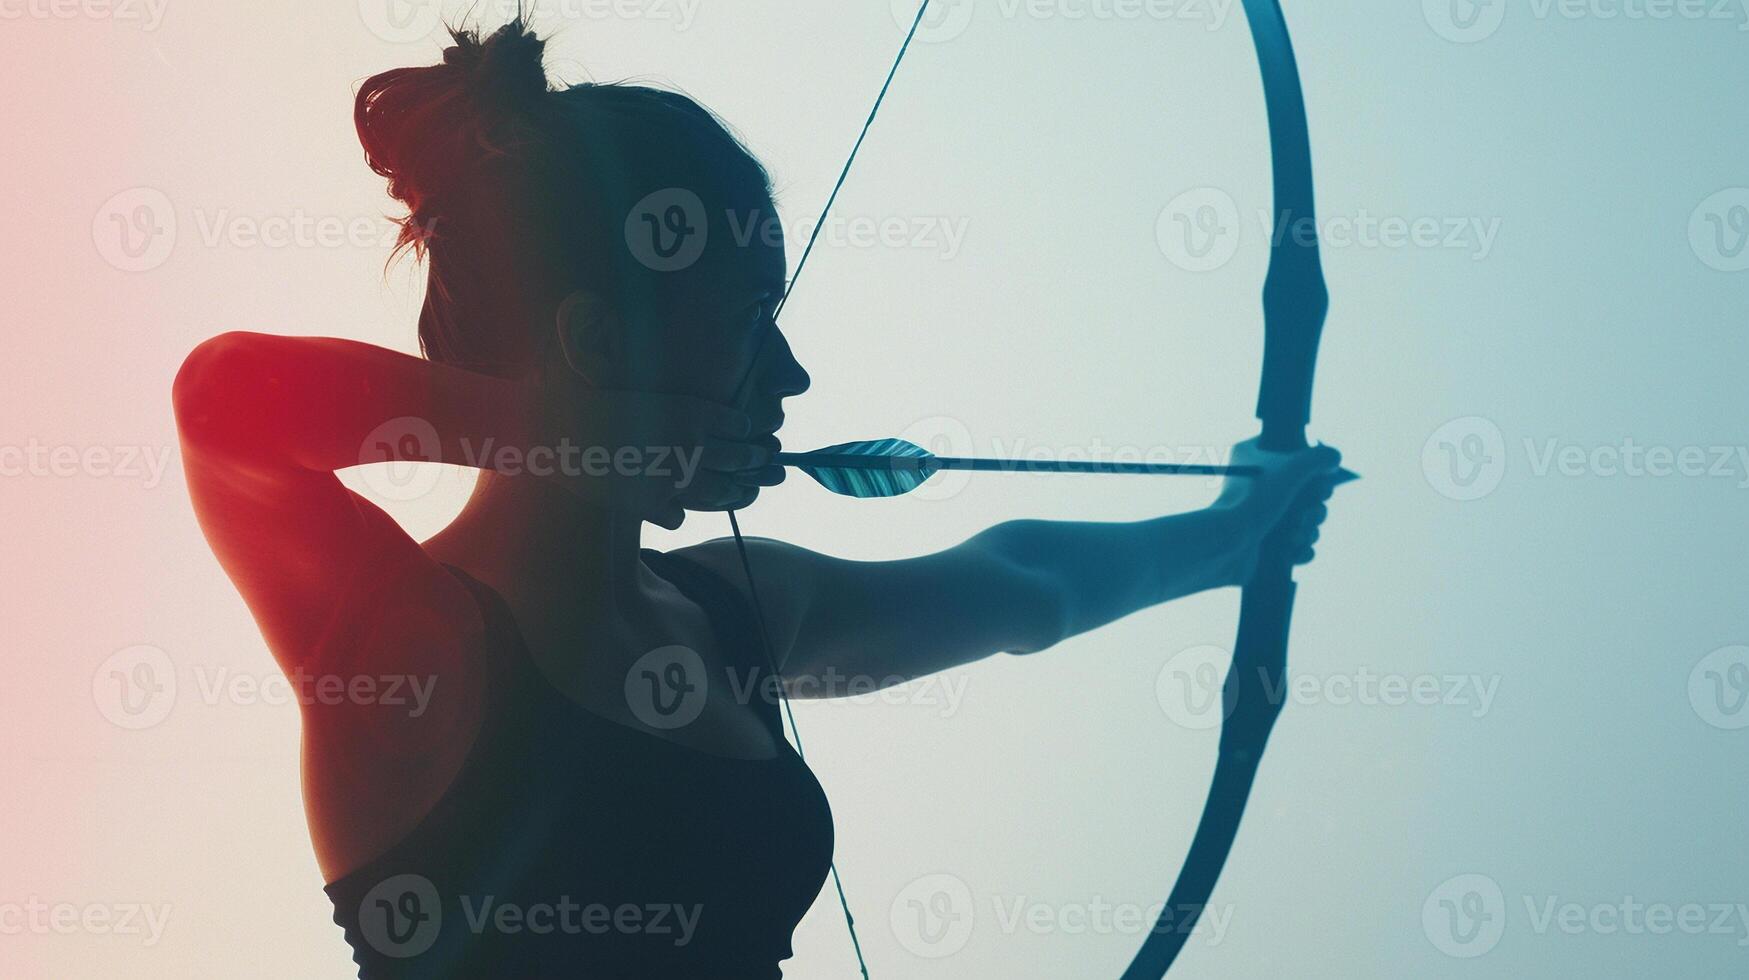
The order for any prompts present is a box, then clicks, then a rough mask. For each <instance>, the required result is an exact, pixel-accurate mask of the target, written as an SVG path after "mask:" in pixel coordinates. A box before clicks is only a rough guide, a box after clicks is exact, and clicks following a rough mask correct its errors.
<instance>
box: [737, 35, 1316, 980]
mask: <svg viewBox="0 0 1749 980" xmlns="http://www.w3.org/2000/svg"><path fill="white" fill-rule="evenodd" d="M929 3H930V0H923V2H922V4H921V5H920V6H919V7H918V10H917V17H916V19H915V20H913V21H912V23H911V29H910V32H909V33H907V34H906V36H905V41H904V43H903V44H902V45H901V46H900V48H899V54H898V57H897V58H895V59H894V61H893V65H892V68H891V69H890V70H889V71H888V72H887V77H886V81H885V82H884V83H883V84H882V86H881V90H880V93H879V94H878V95H877V96H876V98H875V101H874V106H873V108H871V109H870V111H869V114H868V118H867V119H866V120H865V121H864V122H863V126H862V131H861V132H860V133H859V134H858V136H857V138H856V143H855V144H854V145H853V146H852V148H851V151H850V154H849V156H848V157H847V158H846V160H845V162H844V167H843V169H842V170H841V171H840V173H839V175H838V180H837V183H836V184H834V185H833V188H832V192H831V194H830V195H828V197H827V199H826V206H825V208H823V209H822V211H821V220H820V221H819V222H818V223H816V224H815V226H814V231H813V234H812V235H811V236H810V237H809V239H808V244H807V246H806V248H804V249H803V251H802V256H801V259H800V260H799V261H798V262H797V264H796V271H795V275H794V276H792V277H791V279H790V282H789V285H788V287H787V288H786V289H785V290H784V294H783V297H782V299H781V300H780V301H779V302H778V305H777V311H776V312H781V311H782V309H783V306H784V304H785V303H787V302H788V300H789V295H790V293H791V291H793V290H794V289H795V284H796V282H797V281H798V280H799V279H800V278H801V274H802V270H803V269H804V268H806V266H807V262H808V256H809V255H810V254H811V253H812V252H813V249H814V245H815V243H816V242H817V241H818V239H819V234H820V229H821V228H822V227H823V226H824V225H825V219H826V217H827V216H828V215H829V214H830V212H831V210H832V205H833V203H834V202H835V201H836V200H837V198H838V192H839V190H841V189H842V188H843V186H844V182H845V180H846V178H848V176H849V174H850V169H851V167H852V165H854V164H855V162H856V155H857V152H858V151H859V150H861V149H862V144H863V140H864V139H866V138H867V137H868V132H869V128H870V127H871V126H872V125H873V123H874V120H875V116H876V115H877V114H878V113H879V112H880V108H881V104H882V103H883V102H884V101H885V99H886V96H887V92H888V90H889V89H890V88H891V86H892V83H893V78H894V76H895V75H896V74H897V73H898V70H899V66H900V64H901V63H903V61H904V59H905V54H906V52H907V51H909V50H910V46H911V42H912V40H913V39H914V38H915V37H916V35H917V29H918V27H919V26H920V25H921V24H922V23H923V18H924V15H925V14H926V13H927V12H928V10H929ZM1243 4H1244V7H1245V16H1246V20H1247V21H1248V22H1249V24H1250V29H1251V39H1252V43H1253V45H1254V46H1255V48H1256V50H1257V59H1258V65H1259V69H1260V71H1261V74H1262V78H1263V92H1264V101H1265V104H1266V106H1267V110H1268V116H1269V142H1270V153H1271V157H1272V162H1273V171H1274V179H1273V184H1274V210H1275V218H1276V221H1275V223H1274V225H1273V227H1274V228H1275V230H1276V231H1275V234H1276V238H1275V239H1274V240H1273V241H1272V242H1271V244H1270V257H1269V271H1268V273H1267V275H1266V277H1265V280H1264V285H1263V315H1264V354H1263V369H1262V376H1261V379H1260V380H1259V383H1258V395H1257V417H1258V419H1259V420H1260V421H1261V423H1262V432H1261V435H1260V436H1259V438H1258V445H1259V447H1260V448H1262V449H1264V450H1266V451H1270V452H1281V453H1288V452H1295V451H1298V450H1303V449H1305V448H1306V435H1305V431H1306V423H1307V421H1308V419H1309V418H1310V414H1311V400H1312V379H1313V375H1314V372H1315V369H1316V366H1317V356H1318V340H1319V337H1320V335H1321V333H1322V331H1323V325H1324V317H1325V314H1326V312H1327V311H1328V309H1329V293H1328V291H1327V289H1326V287H1325V282H1324V272H1323V266H1322V264H1321V262H1320V260H1319V250H1318V236H1317V218H1316V212H1315V209H1314V198H1313V183H1312V151H1311V139H1310V136H1309V133H1308V127H1307V122H1306V104H1305V96H1304V93H1303V91H1302V89H1301V85H1300V75H1299V66H1298V63H1297V62H1296V60H1295V58H1294V53H1293V44H1292V41H1291V39H1290V38H1289V35H1288V30H1287V22H1286V19H1285V18H1284V17H1283V16H1282V11H1281V6H1280V2H1279V0H1243ZM776 312H774V314H773V317H772V319H773V320H775V319H776ZM761 343H763V338H762V341H761ZM751 374H752V371H751V369H750V370H749V372H748V376H749V377H751ZM746 380H747V379H745V378H744V379H743V382H742V384H743V386H744V385H745V383H746ZM737 395H739V392H737ZM834 448H842V447H834ZM729 526H730V529H731V530H732V531H733V533H734V538H735V546H736V550H737V553H738V554H739V557H740V562H741V568H742V571H743V572H744V573H745V575H746V579H747V588H748V593H749V596H750V598H751V599H752V601H753V606H754V610H755V612H756V613H757V616H756V618H757V620H758V623H759V630H760V638H761V641H762V643H763V644H764V648H765V652H766V658H767V663H768V664H769V665H770V667H771V671H772V675H773V676H774V677H776V676H777V675H778V671H777V667H776V662H775V660H774V659H773V658H772V653H771V641H770V634H769V630H768V629H767V627H766V624H765V613H764V609H763V607H762V606H761V604H760V601H759V592H758V587H757V586H756V585H755V583H754V578H753V568H752V565H751V563H750V562H749V561H748V559H747V547H746V543H745V541H744V540H743V539H742V536H741V526H740V522H739V521H738V520H737V518H736V515H735V512H734V511H730V512H729ZM1294 592H1295V585H1294V581H1293V563H1292V558H1291V556H1289V555H1288V554H1287V553H1286V551H1285V549H1283V548H1281V547H1280V546H1279V542H1278V541H1273V540H1272V541H1266V542H1265V544H1264V547H1263V549H1262V554H1261V556H1260V558H1259V561H1258V565H1257V569H1256V571H1255V572H1254V574H1253V575H1252V577H1251V580H1250V581H1249V582H1248V583H1246V585H1245V586H1244V589H1243V592H1242V594H1241V598H1240V605H1239V628H1238V634H1237V638H1236V639H1235V640H1234V643H1233V659H1232V663H1231V665H1230V666H1229V668H1228V672H1227V678H1226V682H1225V685H1224V688H1223V703H1224V704H1226V705H1228V706H1229V713H1228V715H1227V717H1226V719H1225V721H1224V722H1223V724H1222V726H1221V737H1220V748H1219V754H1218V757H1217V761H1216V764H1215V772H1214V777H1213V779H1212V780H1211V783H1210V786H1209V793H1208V798H1207V801H1206V802H1205V803H1204V805H1203V812H1202V817H1201V819H1200V820H1199V822H1198V824H1197V828H1196V833H1195V836H1194V837H1193V838H1192V840H1191V845H1190V850H1189V852H1188V853H1187V855H1186V856H1185V861H1184V865H1183V867H1182V868H1181V869H1180V871H1179V874H1178V880H1177V882H1176V883H1175V884H1174V885H1173V887H1172V892H1171V894H1170V896H1169V897H1168V898H1167V900H1166V904H1165V906H1164V907H1163V908H1162V909H1161V912H1160V916H1159V918H1158V920H1157V921H1156V922H1155V925H1154V928H1153V930H1152V931H1151V932H1150V933H1149V936H1148V938H1147V940H1146V941H1144V942H1143V944H1142V947H1141V949H1140V950H1138V951H1137V953H1136V956H1135V958H1134V959H1133V960H1132V961H1131V962H1130V965H1129V968H1128V969H1126V970H1125V971H1124V973H1123V980H1148V978H1153V977H1163V976H1165V974H1166V971H1167V970H1169V969H1170V968H1171V966H1172V962H1173V960H1174V959H1176V957H1177V956H1178V953H1179V951H1180V950H1182V949H1183V947H1184V944H1185V941H1186V940H1187V939H1188V938H1189V936H1190V933H1191V931H1192V930H1193V929H1194V928H1195V926H1196V923H1197V920H1198V918H1199V917H1200V916H1201V914H1202V910H1203V908H1204V907H1206V905H1207V903H1208V899H1209V896H1210V895H1211V894H1212V893H1213V891H1214V887H1215V882H1216V881H1217V880H1218V879H1219V878H1220V874H1221V869H1222V867H1223V866H1224V865H1225V864H1226V861H1227V856H1228V854H1230V853H1231V851H1232V847H1233V840H1234V838H1235V836H1236V835H1237V834H1238V830H1239V821H1240V818H1241V817H1242V816H1243V815H1244V812H1245V804H1246V802H1247V801H1248V800H1249V798H1250V794H1251V785H1252V783H1253V782H1254V781H1255V779H1256V776H1257V766H1258V763H1259V762H1260V761H1261V759H1262V755H1263V749H1264V746H1265V744H1266V743H1267V742H1268V739H1269V733H1270V730H1271V729H1272V728H1273V727H1274V724H1275V719H1276V717H1277V716H1278V715H1279V714H1280V713H1281V703H1280V701H1279V700H1278V699H1276V698H1275V697H1274V696H1273V695H1272V693H1271V692H1273V691H1279V690H1281V689H1282V688H1281V682H1282V675H1283V674H1284V673H1285V672H1286V669H1287V642H1288V627H1289V622H1290V620H1291V619H1292V616H1293V605H1294ZM778 692H779V695H780V697H781V699H782V703H783V708H784V711H785V714H786V715H787V717H788V720H789V727H790V733H791V737H792V738H793V739H794V742H795V747H796V751H797V753H798V754H800V753H801V751H802V744H801V733H800V731H799V730H797V728H796V723H795V715H794V712H793V711H791V710H790V706H789V699H788V697H787V696H785V695H784V694H783V688H782V685H781V684H779V685H778ZM831 870H832V880H833V883H834V885H835V886H836V887H837V891H838V900H839V904H840V906H841V907H842V908H843V911H844V920H845V924H846V926H847V927H848V928H849V930H850V938H851V943H852V945H853V946H854V948H855V951H856V958H857V963H858V966H859V967H860V968H861V971H862V976H863V978H864V980H867V978H868V964H867V963H866V962H865V961H864V960H863V956H862V946H861V943H860V942H859V941H858V939H857V936H856V922H855V919H854V917H853V916H852V915H851V913H850V905H849V902H848V901H847V900H846V899H845V895H844V884H843V881H842V879H841V878H840V877H839V875H838V868H837V865H836V863H834V864H833V866H832V869H831Z"/></svg>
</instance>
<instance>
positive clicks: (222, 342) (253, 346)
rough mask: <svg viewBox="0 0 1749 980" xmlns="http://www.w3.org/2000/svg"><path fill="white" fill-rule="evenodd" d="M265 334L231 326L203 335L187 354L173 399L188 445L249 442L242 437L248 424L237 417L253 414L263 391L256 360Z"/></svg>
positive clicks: (208, 447)
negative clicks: (227, 328) (239, 329)
mask: <svg viewBox="0 0 1749 980" xmlns="http://www.w3.org/2000/svg"><path fill="white" fill-rule="evenodd" d="M262 339H263V335H261V334H252V333H248V332H245V331H237V330H234V331H229V332H226V333H222V334H219V335H218V336H216V337H211V338H208V339H207V340H204V341H202V342H201V343H200V344H199V345H198V346H196V347H195V348H194V350H192V351H190V352H189V354H188V356H187V357H185V358H183V361H182V366H181V367H180V368H178V369H177V372H176V380H175V381H174V382H172V383H171V386H170V402H171V407H172V409H173V411H174V412H175V416H176V431H177V434H178V435H179V436H180V437H181V439H182V443H183V446H184V447H185V448H186V449H191V450H200V451H215V450H216V451H223V452H230V451H233V450H237V449H240V448H242V446H244V445H246V444H247V443H248V441H249V440H247V439H243V438H240V437H241V435H242V429H243V428H244V426H242V425H240V424H239V423H241V422H244V421H245V420H247V419H248V418H249V417H250V416H251V415H252V414H253V413H252V411H251V402H252V401H254V400H255V399H256V398H258V397H259V395H260V393H261V385H260V384H258V383H257V381H256V379H257V378H258V373H257V372H256V371H255V370H254V365H256V364H258V363H259V357H258V351H259V349H260V341H261V340H262Z"/></svg>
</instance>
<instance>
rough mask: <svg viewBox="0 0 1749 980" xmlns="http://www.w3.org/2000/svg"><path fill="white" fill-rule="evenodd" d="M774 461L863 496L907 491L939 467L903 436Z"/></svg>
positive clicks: (843, 491) (835, 490) (848, 494)
mask: <svg viewBox="0 0 1749 980" xmlns="http://www.w3.org/2000/svg"><path fill="white" fill-rule="evenodd" d="M786 457H787V458H786ZM777 461H778V462H779V463H783V464H784V465H787V466H794V467H797V468H798V469H800V470H801V471H802V472H803V473H806V474H808V475H809V476H811V477H813V478H814V479H815V481H817V482H818V483H819V484H820V485H821V486H823V487H825V488H826V489H828V490H830V491H832V492H833V493H838V494H843V495H844V496H846V497H860V498H864V499H867V498H870V497H897V496H899V495H901V494H906V493H910V492H911V491H913V490H915V489H917V488H918V487H920V486H922V485H923V481H925V480H927V479H929V478H930V477H931V476H934V475H935V473H936V472H937V471H938V470H939V469H941V467H940V466H938V465H936V463H935V456H934V455H933V454H932V453H930V452H929V450H927V449H924V448H923V447H922V446H919V445H917V444H916V443H914V442H906V441H905V440H903V439H873V440H868V441H865V442H847V443H844V444H843V445H838V446H827V447H826V448H825V449H820V450H816V451H814V452H811V453H779V454H778V459H777Z"/></svg>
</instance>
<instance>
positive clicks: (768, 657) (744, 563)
mask: <svg viewBox="0 0 1749 980" xmlns="http://www.w3.org/2000/svg"><path fill="white" fill-rule="evenodd" d="M929 3H930V0H923V3H922V4H921V5H920V6H918V8H917V16H916V18H915V19H913V20H912V21H911V29H910V31H908V32H907V33H906V34H905V41H904V43H903V44H901V45H899V54H898V55H897V56H896V57H895V58H893V66H892V67H891V68H889V69H888V70H887V78H886V81H884V82H882V83H881V90H880V93H879V94H877V95H876V96H875V100H874V105H873V106H872V107H870V108H869V110H868V118H867V119H864V120H863V122H862V131H861V132H860V133H858V134H857V135H856V143H855V144H854V145H852V146H851V148H850V155H849V156H848V157H846V158H845V160H844V167H843V169H841V170H840V171H839V172H838V180H837V182H836V183H834V184H833V185H832V193H831V194H828V195H827V196H826V206H825V207H823V208H821V209H820V220H819V221H817V222H815V223H814V230H813V231H812V232H811V233H809V235H808V244H807V245H806V246H805V247H803V249H802V257H801V258H800V259H798V260H797V261H796V271H795V273H794V274H793V275H791V276H790V279H789V282H788V283H786V284H785V285H784V289H783V296H781V297H780V298H779V299H778V301H777V306H776V308H774V309H773V310H772V311H771V317H770V319H768V320H767V321H766V323H765V326H764V327H763V328H762V329H761V331H760V333H759V343H758V344H757V345H756V346H755V347H754V349H753V360H752V362H750V363H749V365H748V367H747V373H746V374H745V375H744V376H743V377H742V378H741V383H740V384H738V385H736V386H735V396H734V404H736V405H739V404H741V396H742V393H743V391H744V390H745V388H746V387H747V383H748V381H750V380H752V377H753V372H754V369H755V368H756V367H757V366H758V364H759V357H760V355H761V354H762V353H763V352H764V350H765V339H766V338H767V337H769V336H770V335H771V330H772V328H773V327H775V326H776V325H777V317H778V315H779V314H780V313H782V312H783V308H784V306H785V304H787V303H788V302H789V297H790V294H791V293H792V292H794V291H795V288H796V283H797V282H799V281H800V280H801V278H802V270H803V269H806V268H807V267H808V256H810V255H812V254H813V252H814V245H815V244H816V243H817V242H819V240H820V231H821V229H823V228H825V227H826V218H827V217H828V216H829V215H830V214H831V213H832V205H833V204H834V203H836V202H837V200H838V192H839V191H840V190H843V189H844V182H845V181H846V180H847V179H849V177H850V168H851V167H852V166H854V165H855V164H856V155H857V153H859V152H860V151H861V150H862V143H863V140H865V139H867V138H868V131H869V129H870V127H872V126H873V125H874V121H875V116H877V115H879V114H880V111H881V103H883V102H885V101H886V99H887V91H888V90H889V89H891V88H892V86H893V78H894V77H895V76H897V75H898V74H899V65H901V64H903V63H904V61H905V53H906V52H908V51H909V50H911V41H912V39H913V38H915V37H916V36H917V29H918V28H919V27H921V26H922V25H923V15H924V14H926V13H928V12H929ZM728 513H729V530H730V531H731V532H732V533H733V534H734V536H735V553H736V555H738V556H739V557H740V559H741V573H742V574H743V575H744V576H745V577H746V579H747V596H748V598H749V599H751V600H752V601H753V612H754V618H755V620H757V622H758V624H759V644H760V647H761V648H762V649H763V650H764V651H765V663H766V666H767V667H769V668H770V670H771V677H772V681H773V683H774V685H775V686H776V688H777V696H778V701H779V703H781V704H782V705H783V714H784V718H785V719H787V720H788V721H789V731H790V741H791V742H792V743H794V745H795V747H796V758H797V759H799V760H801V762H802V763H803V764H804V765H805V764H806V763H807V760H808V757H807V755H806V754H805V753H804V752H803V751H802V731H801V729H800V728H798V727H797V726H796V714H795V710H794V709H793V708H791V707H790V701H789V692H788V691H786V690H785V689H784V686H783V674H782V672H781V671H779V670H778V669H777V658H776V656H775V655H774V654H773V653H772V649H771V630H770V627H768V626H767V625H766V621H765V607H764V605H763V604H761V603H760V601H759V586H758V585H756V584H755V583H754V580H753V564H752V563H751V562H749V561H748V560H747V542H746V540H745V539H744V538H742V536H741V522H740V521H739V520H738V519H737V518H736V516H735V511H734V510H730V511H729V512H728ZM828 867H830V868H831V871H832V884H833V887H834V888H836V889H837V892H838V906H839V908H841V909H843V910H844V925H845V927H846V928H848V929H849V930H850V945H851V948H852V949H854V950H855V951H856V965H857V968H858V969H859V970H861V971H862V980H869V977H868V961H867V960H865V959H864V958H863V955H862V942H861V940H859V939H858V938H857V935H856V918H855V917H854V916H852V915H851V914H850V901H849V900H848V899H847V898H845V896H844V879H843V877H842V876H840V875H839V874H838V861H837V859H836V858H833V859H832V860H831V862H830V864H829V865H828Z"/></svg>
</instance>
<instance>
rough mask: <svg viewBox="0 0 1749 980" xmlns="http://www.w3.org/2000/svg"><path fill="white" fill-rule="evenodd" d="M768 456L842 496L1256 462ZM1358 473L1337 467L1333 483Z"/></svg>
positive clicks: (850, 453)
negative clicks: (1011, 478)
mask: <svg viewBox="0 0 1749 980" xmlns="http://www.w3.org/2000/svg"><path fill="white" fill-rule="evenodd" d="M773 461H774V462H776V463H777V464H778V465H780V466H793V467H795V468H797V469H799V470H801V471H802V472H803V473H806V474H808V475H809V476H811V477H813V478H814V479H815V481H817V482H818V483H819V484H820V485H821V486H823V487H825V488H826V489H828V490H830V491H832V492H833V493H838V494H843V495H844V496H846V497H859V498H865V499H866V498H869V497H897V496H899V495H900V494H904V493H910V492H911V491H912V490H915V489H917V488H918V487H919V486H922V484H923V482H924V481H925V480H928V479H929V478H930V477H932V476H934V475H935V474H936V473H939V472H941V471H942V470H974V471H977V472H982V473H1100V474H1116V475H1130V476H1243V477H1252V476H1257V475H1258V474H1259V473H1261V472H1262V467H1258V466H1214V465H1209V464H1203V463H1120V462H1105V461H1098V460H1081V459H974V458H969V457H965V456H937V455H935V454H934V453H931V452H930V451H929V450H927V449H924V448H923V447H922V446H919V445H917V444H916V443H912V442H906V441H905V440H903V439H869V440H865V441H862V442H847V443H843V444H842V445H837V446H827V447H826V448H824V449H816V450H814V451H813V452H808V453H778V454H776V455H775V456H774V457H773ZM1353 479H1357V477H1356V476H1355V474H1353V473H1351V472H1349V471H1348V470H1340V471H1338V473H1337V474H1336V476H1335V479H1334V481H1333V482H1334V483H1346V482H1348V481H1349V480H1353Z"/></svg>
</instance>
